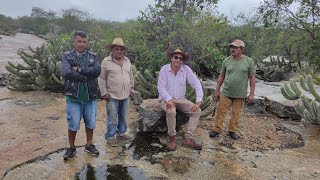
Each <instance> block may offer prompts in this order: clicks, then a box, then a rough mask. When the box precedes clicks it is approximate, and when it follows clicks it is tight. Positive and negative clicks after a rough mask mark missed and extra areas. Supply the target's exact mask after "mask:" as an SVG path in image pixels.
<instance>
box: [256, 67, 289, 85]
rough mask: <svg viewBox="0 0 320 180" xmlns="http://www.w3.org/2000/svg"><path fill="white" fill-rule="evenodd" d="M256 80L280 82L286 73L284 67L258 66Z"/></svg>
mask: <svg viewBox="0 0 320 180" xmlns="http://www.w3.org/2000/svg"><path fill="white" fill-rule="evenodd" d="M257 68H258V69H257V73H256V78H258V79H261V80H264V81H268V82H278V81H281V80H282V79H283V75H284V73H285V71H284V67H281V68H280V67H279V66H277V65H270V66H259V65H258V64H257Z"/></svg>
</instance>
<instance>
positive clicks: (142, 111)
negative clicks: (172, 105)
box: [138, 99, 189, 132]
mask: <svg viewBox="0 0 320 180" xmlns="http://www.w3.org/2000/svg"><path fill="white" fill-rule="evenodd" d="M138 111H139V121H138V131H141V132H167V123H166V113H165V112H164V111H163V110H162V109H161V107H160V103H159V99H147V100H143V101H142V103H141V105H140V106H139V108H138ZM188 120H189V116H188V115H187V114H185V113H182V112H180V111H177V125H176V126H177V129H179V128H181V126H182V125H183V124H185V123H186V122H187V121H188Z"/></svg>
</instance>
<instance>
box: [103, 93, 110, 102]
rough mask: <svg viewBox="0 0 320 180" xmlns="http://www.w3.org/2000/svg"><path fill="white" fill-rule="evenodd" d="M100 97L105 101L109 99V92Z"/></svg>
mask: <svg viewBox="0 0 320 180" xmlns="http://www.w3.org/2000/svg"><path fill="white" fill-rule="evenodd" d="M102 98H103V99H104V100H106V101H110V94H106V95H104V96H103V97H102Z"/></svg>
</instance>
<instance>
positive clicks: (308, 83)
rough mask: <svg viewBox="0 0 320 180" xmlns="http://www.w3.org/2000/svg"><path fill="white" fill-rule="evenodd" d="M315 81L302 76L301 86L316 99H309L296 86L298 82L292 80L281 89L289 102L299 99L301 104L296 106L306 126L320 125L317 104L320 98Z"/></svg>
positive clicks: (308, 76) (319, 109)
mask: <svg viewBox="0 0 320 180" xmlns="http://www.w3.org/2000/svg"><path fill="white" fill-rule="evenodd" d="M313 83H314V79H313V78H312V76H311V75H307V76H306V78H304V77H303V76H302V75H301V76H300V86H301V88H302V89H304V90H305V91H308V92H310V94H312V95H313V97H314V99H312V100H311V99H308V98H307V97H306V96H305V95H303V94H302V93H301V91H300V90H299V88H298V87H297V85H296V82H295V81H293V80H292V79H290V83H289V84H288V82H286V83H285V84H284V86H283V87H281V93H282V95H283V96H284V97H285V98H286V99H289V100H296V99H299V98H300V100H301V102H299V103H297V104H296V105H295V109H296V111H297V112H298V113H299V114H300V115H301V116H302V117H303V119H302V122H303V123H304V124H305V125H309V124H317V125H320V107H319V105H318V104H317V102H318V103H320V96H319V94H318V93H317V91H316V89H315V87H314V84H313Z"/></svg>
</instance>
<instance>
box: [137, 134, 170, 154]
mask: <svg viewBox="0 0 320 180" xmlns="http://www.w3.org/2000/svg"><path fill="white" fill-rule="evenodd" d="M158 136H159V134H156V133H137V134H136V136H135V139H134V140H133V145H134V146H135V148H134V151H133V154H134V159H140V158H141V157H143V156H148V157H149V158H150V157H151V156H152V155H155V154H158V153H160V152H167V151H168V149H167V147H166V145H163V144H162V143H161V142H160V140H159V138H158Z"/></svg>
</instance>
